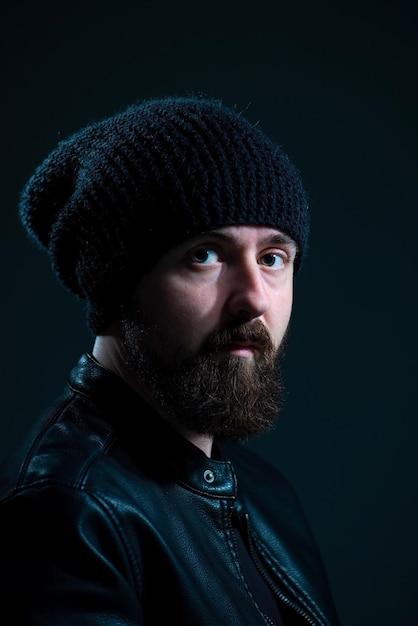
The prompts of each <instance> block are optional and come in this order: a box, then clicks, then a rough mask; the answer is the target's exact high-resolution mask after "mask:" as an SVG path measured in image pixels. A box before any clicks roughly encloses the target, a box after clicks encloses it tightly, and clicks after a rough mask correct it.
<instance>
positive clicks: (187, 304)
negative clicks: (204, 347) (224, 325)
mask: <svg viewBox="0 0 418 626" xmlns="http://www.w3.org/2000/svg"><path fill="white" fill-rule="evenodd" d="M144 307H145V309H146V313H147V318H148V319H149V320H150V321H151V323H152V328H151V340H152V341H153V343H154V345H155V347H161V346H162V345H163V346H164V349H167V351H168V352H171V353H177V354H180V353H190V352H192V351H193V350H194V349H195V348H197V347H199V345H200V343H201V340H202V337H204V336H205V335H206V334H207V332H209V331H210V330H211V324H212V322H213V320H212V315H211V314H210V312H208V307H207V294H205V293H202V292H201V290H198V289H193V290H190V289H184V288H181V287H180V286H179V285H173V284H171V283H168V284H165V285H160V288H159V289H155V288H154V289H152V290H149V291H148V294H147V299H146V302H144Z"/></svg>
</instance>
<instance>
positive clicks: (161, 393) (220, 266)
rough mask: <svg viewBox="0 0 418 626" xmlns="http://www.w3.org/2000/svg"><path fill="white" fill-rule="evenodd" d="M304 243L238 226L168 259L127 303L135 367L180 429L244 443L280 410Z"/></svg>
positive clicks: (130, 357)
mask: <svg viewBox="0 0 418 626" xmlns="http://www.w3.org/2000/svg"><path fill="white" fill-rule="evenodd" d="M295 255H296V245H295V243H294V242H293V241H292V240H291V239H289V238H288V237H287V236H285V235H284V234H283V233H281V232H280V231H278V230H275V229H272V228H268V227H261V226H228V227H225V228H222V229H219V230H216V231H212V232H210V233H206V234H204V235H201V236H198V237H195V238H193V239H189V240H187V241H186V242H185V243H183V244H181V245H180V246H178V247H176V248H174V249H173V250H171V251H169V252H168V253H167V254H165V255H164V256H163V257H161V259H160V260H159V262H158V263H157V264H156V265H155V266H154V267H153V269H152V270H151V272H150V273H148V274H147V275H145V276H144V277H143V278H142V279H141V281H140V283H139V285H138V286H137V288H136V290H135V293H134V295H133V299H132V301H131V302H130V303H128V304H127V306H126V307H125V313H124V317H123V320H122V321H123V327H124V343H125V346H126V349H127V352H128V361H129V364H130V366H131V367H133V369H134V371H135V373H136V375H137V376H138V378H139V380H141V382H142V383H144V384H145V385H147V386H148V388H150V389H151V390H152V393H153V394H154V396H155V397H156V398H157V400H158V401H159V402H160V404H161V406H162V407H163V408H164V410H165V411H166V412H167V413H168V414H169V416H170V417H171V418H172V420H174V422H175V423H177V425H179V426H181V428H183V429H186V430H188V431H192V432H197V433H201V434H209V435H215V436H220V437H224V438H228V439H240V438H244V437H247V436H248V435H251V434H256V433H259V432H263V431H265V430H267V429H268V428H269V427H270V426H271V425H272V423H273V422H274V421H275V418H276V416H277V413H278V409H279V404H280V403H281V399H282V398H281V395H282V382H281V376H280V366H279V353H280V347H281V345H282V342H283V340H284V337H285V334H286V330H287V327H288V323H289V320H290V314H291V308H292V298H293V263H294V258H295Z"/></svg>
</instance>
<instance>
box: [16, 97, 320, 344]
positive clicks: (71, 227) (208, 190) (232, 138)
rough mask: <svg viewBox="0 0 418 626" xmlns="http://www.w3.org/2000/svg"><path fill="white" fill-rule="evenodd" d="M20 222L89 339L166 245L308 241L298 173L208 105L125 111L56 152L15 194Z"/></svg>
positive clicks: (232, 115) (163, 103) (170, 100)
mask: <svg viewBox="0 0 418 626" xmlns="http://www.w3.org/2000/svg"><path fill="white" fill-rule="evenodd" d="M19 209H20V217H21V219H22V222H23V224H24V226H25V228H26V230H27V232H28V233H29V235H30V237H31V238H32V239H34V240H35V241H36V243H37V244H38V245H39V246H41V247H42V248H44V249H45V250H46V251H47V252H48V254H49V257H50V260H51V264H52V267H53V269H54V271H55V272H56V274H57V276H58V278H59V279H60V280H61V281H62V283H63V284H64V285H65V286H66V287H67V288H68V289H70V290H71V291H72V292H73V293H75V294H77V295H78V296H79V297H81V298H82V299H84V300H85V301H86V303H87V307H88V321H89V325H90V328H91V329H92V331H93V332H94V333H100V332H102V331H103V330H104V328H105V327H106V325H107V324H108V323H109V322H110V321H112V320H113V319H114V318H115V316H116V315H117V314H118V310H119V306H120V303H121V302H122V301H123V299H124V298H126V296H127V294H128V293H129V292H130V291H131V290H132V289H133V287H134V286H135V284H136V283H137V281H138V279H139V278H140V276H141V274H143V273H144V272H146V271H147V269H149V268H150V267H151V266H152V265H153V264H154V263H155V262H156V261H157V260H158V258H159V257H160V256H162V255H163V254H164V253H165V252H166V251H167V250H168V249H169V248H170V247H173V246H175V245H177V244H178V243H180V242H181V241H183V240H185V239H187V238H188V237H191V236H193V235H196V234H198V233H200V232H204V231H207V230H212V229H216V228H220V227H222V226H227V225H233V224H259V225H266V226H270V227H273V228H278V229H281V230H283V231H284V232H286V233H287V234H288V235H289V236H290V237H292V238H293V239H294V240H295V241H296V243H297V246H298V255H297V258H296V268H297V267H299V265H300V263H301V260H302V258H303V256H304V253H305V250H306V244H307V237H308V222H309V218H308V206H307V200H306V195H305V191H304V188H303V185H302V182H301V179H300V175H299V172H298V171H297V169H296V168H295V167H294V165H293V164H292V163H291V162H290V160H289V158H288V156H287V155H286V154H285V153H284V152H283V151H282V150H281V148H280V147H279V146H277V145H276V144H274V143H273V142H272V141H270V139H268V138H267V137H266V136H265V135H264V134H263V133H262V132H261V130H260V129H259V128H258V127H257V126H255V125H254V124H252V123H250V122H249V121H248V120H247V119H245V117H244V116H243V115H242V114H240V113H238V112H237V111H235V110H234V109H232V108H228V107H226V106H225V105H223V104H222V103H221V102H219V101H217V100H212V99H209V98H199V97H167V98H161V99H153V100H148V101H145V102H143V103H141V104H137V105H134V106H130V107H129V108H127V109H126V110H124V111H123V112H121V113H118V114H116V115H114V116H112V117H109V118H107V119H104V120H101V121H98V122H95V123H93V124H91V125H89V126H87V127H86V128H84V129H82V130H81V131H79V132H77V133H75V134H74V135H73V136H71V137H70V138H68V139H66V140H64V141H62V142H61V143H60V144H58V146H57V148H56V149H55V150H54V151H53V152H52V153H51V154H50V155H49V157H47V158H46V160H45V161H44V162H43V163H42V164H41V165H40V166H39V167H38V168H37V170H36V171H35V173H34V174H33V176H32V177H31V178H30V180H29V181H28V183H27V185H26V186H25V188H24V189H23V192H22V195H21V198H20V205H19Z"/></svg>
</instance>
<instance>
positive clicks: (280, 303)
mask: <svg viewBox="0 0 418 626" xmlns="http://www.w3.org/2000/svg"><path fill="white" fill-rule="evenodd" d="M291 313H292V294H291V293H290V294H288V295H286V296H285V297H281V298H279V299H278V300H277V301H276V302H275V304H274V306H273V307H272V308H271V309H270V311H269V315H268V319H267V323H268V325H269V327H270V332H271V334H272V336H273V340H274V341H275V343H276V345H277V346H278V345H279V344H280V343H281V341H282V339H283V336H284V334H285V332H286V329H287V327H288V325H289V321H290V317H291ZM266 317H267V315H266Z"/></svg>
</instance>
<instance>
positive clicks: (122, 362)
mask: <svg viewBox="0 0 418 626" xmlns="http://www.w3.org/2000/svg"><path fill="white" fill-rule="evenodd" d="M92 354H93V356H94V358H95V359H96V360H97V361H98V362H99V363H100V364H101V365H103V366H104V367H106V368H107V369H109V370H110V371H112V372H113V373H114V374H116V375H117V376H119V377H120V378H122V379H123V380H124V381H125V382H126V383H127V384H128V385H129V386H130V387H131V388H132V389H133V390H134V391H135V393H137V394H138V395H140V396H141V397H142V398H143V399H144V400H145V401H146V402H148V404H149V405H150V406H151V407H152V408H153V409H154V410H155V411H156V412H157V413H159V414H160V415H161V417H163V419H165V420H166V421H167V422H169V424H170V425H171V426H172V427H173V428H174V429H175V430H177V432H178V433H180V435H182V436H183V437H184V438H185V439H187V440H188V441H190V443H192V444H193V445H194V446H196V447H197V448H199V449H200V450H202V452H204V454H206V456H208V457H210V456H211V455H212V445H213V438H212V437H211V436H210V435H200V434H198V433H194V432H187V431H184V430H183V429H181V428H180V427H179V426H178V425H177V424H176V423H175V422H174V420H173V419H171V418H170V417H169V416H167V414H166V412H165V411H163V409H162V407H161V406H160V404H159V403H158V402H157V401H156V399H155V398H154V396H153V394H152V393H151V392H150V390H149V389H148V387H146V386H145V385H144V384H143V383H142V381H140V380H138V378H137V376H136V375H135V373H134V372H133V371H132V369H131V368H129V367H128V366H127V364H126V354H125V349H124V347H123V344H122V342H121V341H120V340H119V339H118V337H117V336H116V335H115V334H113V333H112V334H109V335H98V336H97V337H96V339H95V341H94V345H93V350H92Z"/></svg>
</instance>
